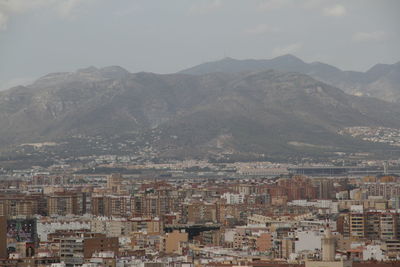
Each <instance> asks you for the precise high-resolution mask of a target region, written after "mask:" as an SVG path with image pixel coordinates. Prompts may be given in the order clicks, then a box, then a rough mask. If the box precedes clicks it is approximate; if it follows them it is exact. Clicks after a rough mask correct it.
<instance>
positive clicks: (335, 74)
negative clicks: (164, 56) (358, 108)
mask: <svg viewBox="0 0 400 267" xmlns="http://www.w3.org/2000/svg"><path fill="white" fill-rule="evenodd" d="M268 69H275V70H281V71H290V72H299V73H303V74H306V75H309V76H311V77H313V78H314V79H316V80H319V81H322V82H324V83H327V84H329V85H332V86H335V87H337V88H340V89H342V90H344V91H345V92H346V93H348V94H353V95H362V96H372V97H376V98H379V99H382V100H385V101H389V102H400V62H397V63H395V64H376V65H374V66H373V67H372V68H370V69H369V70H368V71H366V72H357V71H342V70H340V69H338V68H336V67H334V66H331V65H328V64H325V63H321V62H313V63H306V62H304V61H303V60H301V59H299V58H297V57H295V56H293V55H284V56H280V57H276V58H273V59H267V60H253V59H247V60H237V59H233V58H224V59H222V60H218V61H214V62H208V63H204V64H200V65H198V66H195V67H192V68H189V69H186V70H183V71H182V73H187V74H196V75H198V74H205V73H213V72H227V73H237V72H248V71H261V70H268Z"/></svg>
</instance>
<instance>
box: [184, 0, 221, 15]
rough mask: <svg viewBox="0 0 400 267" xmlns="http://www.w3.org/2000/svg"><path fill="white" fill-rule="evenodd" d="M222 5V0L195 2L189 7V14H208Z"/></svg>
mask: <svg viewBox="0 0 400 267" xmlns="http://www.w3.org/2000/svg"><path fill="white" fill-rule="evenodd" d="M221 7H222V0H208V1H204V2H203V3H202V4H195V5H193V6H191V8H190V9H189V14H196V15H201V14H208V13H211V12H213V11H215V10H217V9H219V8H221Z"/></svg>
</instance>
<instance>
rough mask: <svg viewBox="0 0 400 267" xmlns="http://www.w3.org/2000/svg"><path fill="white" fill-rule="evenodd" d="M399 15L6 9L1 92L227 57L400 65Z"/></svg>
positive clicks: (124, 4)
mask: <svg viewBox="0 0 400 267" xmlns="http://www.w3.org/2000/svg"><path fill="white" fill-rule="evenodd" d="M398 10H400V2H399V1H395V0H385V1H372V0H371V1H370V0H368V1H362V0H353V1H338V0H335V1H327V0H304V1H294V0H280V1H277V0H262V1H259V0H257V1H256V0H252V1H246V2H242V1H237V0H230V1H227V0H204V1H182V0H172V1H168V2H164V1H142V0H135V1H128V0H119V1H112V2H110V1H106V0H97V1H94V0H60V1H55V0H32V1H23V0H13V1H6V0H0V58H1V59H2V60H1V61H0V90H4V89H8V88H10V87H12V86H15V85H19V84H27V83H30V82H32V81H34V80H35V79H37V78H39V77H41V76H43V75H46V74H47V73H52V72H64V71H68V72H70V71H75V70H77V69H80V68H85V67H88V66H96V67H104V66H110V65H118V66H121V67H123V68H125V69H127V70H128V71H130V72H140V71H146V72H154V73H174V72H177V71H180V70H182V69H185V68H189V67H192V66H195V65H198V64H201V63H204V62H210V61H215V60H219V59H222V58H224V57H232V58H235V59H269V58H273V57H276V56H280V55H284V54H293V55H295V56H297V57H299V58H301V59H302V60H304V61H305V62H314V61H320V62H324V63H327V64H330V65H333V66H335V67H338V68H340V69H342V70H354V71H366V70H367V69H369V68H371V67H372V66H373V65H375V64H377V63H382V64H393V63H396V62H398V61H399V60H400V51H399V50H398V47H399V46H400V35H399V32H400V30H399V27H400V26H399V25H400V23H399V19H398V16H397V14H398V12H397V11H398ZM238 18H239V19H238Z"/></svg>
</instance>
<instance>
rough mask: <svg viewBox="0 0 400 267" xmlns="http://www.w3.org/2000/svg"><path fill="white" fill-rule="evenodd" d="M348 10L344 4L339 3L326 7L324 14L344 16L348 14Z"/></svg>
mask: <svg viewBox="0 0 400 267" xmlns="http://www.w3.org/2000/svg"><path fill="white" fill-rule="evenodd" d="M346 12H347V11H346V8H345V7H344V6H343V5H339V4H338V5H335V6H331V7H326V8H324V10H323V14H324V15H325V16H330V17H342V16H344V15H346Z"/></svg>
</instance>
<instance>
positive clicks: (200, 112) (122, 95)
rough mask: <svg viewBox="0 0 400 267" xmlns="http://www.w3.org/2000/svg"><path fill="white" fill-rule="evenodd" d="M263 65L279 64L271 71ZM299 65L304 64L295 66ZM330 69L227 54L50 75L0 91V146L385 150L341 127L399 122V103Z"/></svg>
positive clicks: (229, 151) (175, 151)
mask: <svg viewBox="0 0 400 267" xmlns="http://www.w3.org/2000/svg"><path fill="white" fill-rule="evenodd" d="M271 62H272V63H271ZM268 64H270V65H271V66H272V65H273V64H275V65H274V67H273V69H274V70H272V69H271V68H270V67H269V66H270V65H268ZM250 66H251V67H250ZM279 66H281V67H279ZM301 66H303V67H304V66H308V67H307V68H308V71H305V69H306V68H304V71H299V69H301ZM285 68H287V69H285ZM290 68H292V69H290ZM379 68H380V67H374V68H372V69H371V70H374V71H372V72H371V73H379V75H378V74H376V77H377V76H379V77H386V76H385V75H387V74H383V73H388V72H394V71H395V69H396V66H395V65H393V66H388V67H387V68H390V69H391V70H390V71H388V70H386V69H385V68H386V67H382V68H381V70H379ZM312 69H314V72H313V73H314V74H312V73H311V72H310V70H312ZM383 69H385V70H383ZM317 70H318V71H317ZM330 70H331V67H329V66H326V65H324V64H320V63H318V64H317V63H312V64H307V63H304V62H302V61H301V60H299V59H297V58H295V57H293V56H284V57H280V58H277V59H274V60H270V61H253V60H250V61H238V60H233V59H224V60H222V61H218V62H214V63H207V64H203V65H199V66H197V67H194V68H191V69H188V70H185V71H182V72H180V73H175V74H166V75H161V74H154V73H144V72H142V73H130V72H128V71H126V70H125V69H123V68H121V67H118V66H111V67H105V68H95V67H89V68H86V69H81V70H78V71H76V72H65V73H52V74H48V75H46V76H44V77H42V78H40V79H38V80H37V81H36V82H34V83H33V84H31V85H29V86H18V87H14V88H11V89H9V90H7V91H3V92H0V147H3V148H4V147H10V146H14V145H15V146H16V145H19V144H22V143H29V142H50V141H54V142H58V141H60V140H66V139H67V138H69V137H71V136H103V137H104V138H106V139H107V138H110V139H109V140H111V139H112V138H114V137H115V136H116V135H118V136H124V135H131V136H133V137H132V138H139V136H140V140H141V142H142V144H143V146H142V148H143V147H145V148H146V149H148V148H151V150H152V151H156V154H157V156H159V157H174V158H188V157H197V156H199V157H205V156H210V155H217V154H225V155H236V154H240V155H246V156H259V155H271V156H274V155H275V156H276V155H292V154H293V155H295V154H302V153H303V154H304V153H310V154H318V155H322V154H325V153H328V152H329V153H334V152H338V151H352V152H354V151H378V150H379V151H384V150H385V149H389V146H388V145H384V144H375V143H369V142H365V141H362V140H359V139H355V138H353V137H350V136H346V135H341V134H339V133H338V131H339V130H341V129H343V128H345V127H352V126H369V127H375V126H384V127H391V128H400V105H398V104H397V103H390V102H386V101H384V100H381V99H377V98H373V97H366V96H355V95H351V94H347V93H345V92H344V91H342V90H341V89H339V88H337V87H335V86H332V85H330V84H327V83H324V82H322V81H320V79H317V78H316V77H315V76H316V75H317V74H318V75H319V76H321V77H322V76H323V74H324V73H325V75H326V79H328V78H330V76H329V75H328V74H327V73H328V72H329V71H330ZM305 72H307V75H306V74H304V73H305ZM337 73H338V76H340V75H348V76H350V74H346V73H347V72H341V71H339V70H338V71H337ZM367 73H368V72H367ZM371 73H370V74H368V75H372V74H371ZM339 74H340V75H339ZM365 75H367V74H365ZM311 76H313V77H311ZM332 79H333V78H332ZM379 79H381V78H379ZM379 79H378V80H379ZM399 84H400V83H398V84H397V85H399ZM138 140H139V139H138ZM110 142H112V141H110ZM135 142H136V141H135ZM135 149H139V147H136V148H135ZM133 152H134V151H132V153H133ZM71 153H72V154H74V151H71ZM88 153H90V152H88Z"/></svg>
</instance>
